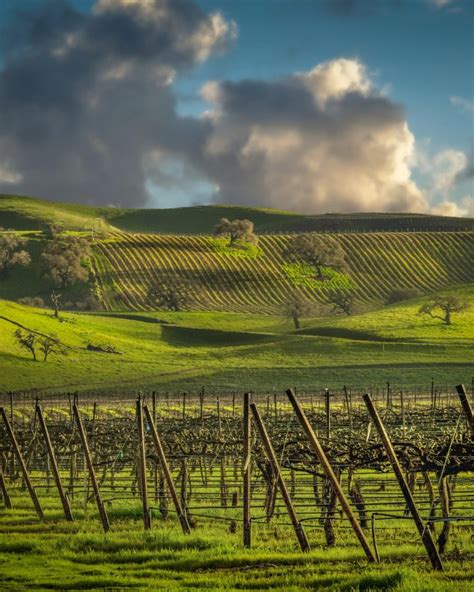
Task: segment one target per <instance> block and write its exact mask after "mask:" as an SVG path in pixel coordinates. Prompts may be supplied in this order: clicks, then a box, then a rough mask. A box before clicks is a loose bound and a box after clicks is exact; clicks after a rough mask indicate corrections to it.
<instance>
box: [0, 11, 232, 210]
mask: <svg viewBox="0 0 474 592" xmlns="http://www.w3.org/2000/svg"><path fill="white" fill-rule="evenodd" d="M9 32H10V33H9V43H10V46H9V50H8V51H6V52H5V53H4V55H5V63H4V66H3V69H2V70H1V71H0V191H1V192H7V191H10V190H12V189H14V191H15V192H18V193H26V194H34V195H43V196H45V197H51V198H53V199H63V200H68V201H74V200H79V201H89V200H94V201H95V202H96V203H104V204H107V203H114V204H124V205H125V204H134V205H141V204H144V203H145V202H146V200H147V199H148V194H147V189H146V176H145V168H146V167H147V163H148V162H149V161H150V159H153V158H154V159H155V160H156V159H157V158H158V156H159V155H160V154H161V155H168V154H173V152H176V153H177V154H179V156H180V157H185V156H186V152H187V151H192V150H193V147H194V146H195V144H196V142H198V141H200V137H201V135H202V132H201V131H200V129H201V128H203V129H205V128H206V124H201V123H200V122H196V121H191V120H188V119H183V118H180V117H178V116H177V114H176V108H175V96H174V94H173V92H172V86H171V83H172V80H173V78H174V76H175V75H176V74H177V73H180V72H182V71H184V70H186V69H187V68H190V67H192V66H193V65H194V64H195V63H197V62H199V61H202V60H204V59H206V58H207V57H208V55H209V54H210V53H211V52H212V51H216V50H219V49H222V48H224V47H225V46H226V44H227V43H228V42H229V41H230V40H231V39H232V37H233V29H232V25H231V24H229V23H227V22H226V21H224V19H223V18H222V17H221V16H220V15H217V14H216V15H207V14H205V13H204V12H203V11H202V10H201V9H200V8H199V7H198V6H197V5H196V4H194V3H193V2H190V1H187V0H99V1H98V2H97V4H96V6H95V8H94V10H93V12H92V13H90V14H87V15H84V14H81V13H79V12H77V11H76V10H75V9H74V8H73V7H72V6H71V5H70V4H69V3H68V2H66V1H65V0H64V1H61V0H57V1H52V2H47V3H44V2H43V3H41V4H40V6H39V8H38V7H37V8H36V9H35V10H33V11H32V12H26V11H21V12H19V13H18V14H17V15H16V20H15V21H14V22H13V23H11V24H10V27H9ZM13 40H15V42H14V43H13ZM201 141H202V140H201ZM184 147H186V150H185V149H184ZM183 155H184V156H183ZM158 170H159V168H158ZM156 175H158V173H156V172H155V176H156Z"/></svg>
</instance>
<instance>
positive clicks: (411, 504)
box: [364, 393, 443, 571]
mask: <svg viewBox="0 0 474 592" xmlns="http://www.w3.org/2000/svg"><path fill="white" fill-rule="evenodd" d="M364 402H365V404H366V406H367V410H368V412H369V414H370V417H371V419H372V422H373V424H374V426H375V428H376V429H377V432H378V433H379V436H380V438H381V440H382V443H383V445H384V448H385V452H386V453H387V456H388V458H389V460H390V464H391V465H392V468H393V472H394V473H395V476H396V478H397V480H398V483H399V485H400V489H401V490H402V494H403V497H404V498H405V502H406V504H407V506H408V509H409V510H410V513H411V515H412V518H413V521H414V522H415V524H416V528H417V529H418V532H419V534H420V537H421V540H422V541H423V544H424V546H425V549H426V552H427V553H428V557H429V558H430V561H431V565H432V566H433V568H434V569H436V570H439V571H442V570H443V564H442V563H441V558H440V556H439V553H438V550H437V549H436V546H435V544H434V541H433V537H432V536H431V531H430V529H429V528H428V527H427V526H425V525H424V524H423V521H422V519H421V516H420V513H419V512H418V508H417V506H416V503H415V500H414V498H413V494H412V492H411V491H410V488H409V486H408V483H407V482H406V479H405V476H404V474H403V471H402V467H401V465H400V462H399V460H398V457H397V454H396V452H395V449H394V447H393V444H392V442H391V440H390V437H389V435H388V433H387V431H386V429H385V426H384V424H383V422H382V420H381V418H380V416H379V414H378V412H377V409H376V408H375V406H374V404H373V402H372V399H371V398H370V395H369V394H367V393H366V394H365V395H364Z"/></svg>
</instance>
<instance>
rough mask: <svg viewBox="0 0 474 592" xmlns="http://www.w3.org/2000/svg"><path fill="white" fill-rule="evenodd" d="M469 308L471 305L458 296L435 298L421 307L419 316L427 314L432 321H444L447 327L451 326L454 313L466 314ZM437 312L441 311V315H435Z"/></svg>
mask: <svg viewBox="0 0 474 592" xmlns="http://www.w3.org/2000/svg"><path fill="white" fill-rule="evenodd" d="M468 308H469V303H468V302H466V301H463V300H460V299H459V298H458V297H457V296H435V297H434V298H433V299H431V300H429V301H428V302H425V304H423V305H422V306H420V309H419V310H418V314H427V315H429V316H430V317H431V318H432V319H439V320H440V321H443V323H444V324H445V325H451V324H452V315H453V313H458V312H464V311H465V310H467V309H468ZM435 311H439V314H435Z"/></svg>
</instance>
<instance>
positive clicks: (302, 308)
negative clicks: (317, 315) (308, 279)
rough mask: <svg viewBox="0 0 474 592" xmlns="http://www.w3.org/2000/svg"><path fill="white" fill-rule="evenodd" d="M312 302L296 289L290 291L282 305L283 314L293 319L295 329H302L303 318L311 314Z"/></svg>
mask: <svg viewBox="0 0 474 592" xmlns="http://www.w3.org/2000/svg"><path fill="white" fill-rule="evenodd" d="M312 310H313V305H312V303H311V302H310V301H309V300H308V299H307V298H305V297H304V296H303V295H302V294H300V293H299V292H297V291H296V290H294V291H292V292H289V293H288V295H287V297H286V299H285V302H284V303H283V306H282V309H281V311H282V315H283V316H284V317H285V318H287V319H291V320H292V321H293V324H294V326H295V329H300V327H301V322H300V321H301V318H302V317H305V316H308V315H310V314H311V312H312Z"/></svg>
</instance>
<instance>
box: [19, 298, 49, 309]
mask: <svg viewBox="0 0 474 592" xmlns="http://www.w3.org/2000/svg"><path fill="white" fill-rule="evenodd" d="M17 302H18V304H23V306H34V307H35V308H44V300H43V299H42V298H40V297H39V296H34V297H32V296H25V297H24V298H19V299H18V300H17Z"/></svg>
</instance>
